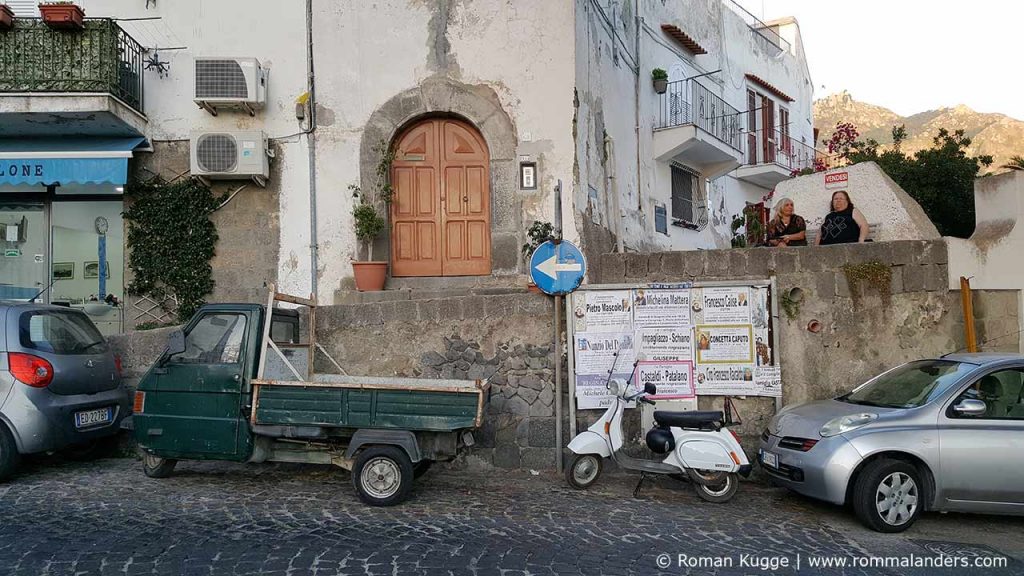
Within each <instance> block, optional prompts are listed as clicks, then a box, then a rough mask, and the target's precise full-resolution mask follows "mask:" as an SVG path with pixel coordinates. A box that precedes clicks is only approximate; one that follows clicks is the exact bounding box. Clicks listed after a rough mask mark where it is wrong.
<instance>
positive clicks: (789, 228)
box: [768, 198, 807, 246]
mask: <svg viewBox="0 0 1024 576" xmlns="http://www.w3.org/2000/svg"><path fill="white" fill-rule="evenodd" d="M768 245H769V246H807V224H806V223H805V222H804V219H803V218H801V217H800V216H797V215H796V214H794V213H793V201H792V200H790V199H789V198H780V199H779V201H778V202H776V203H775V214H773V215H772V219H771V220H769V221H768Z"/></svg>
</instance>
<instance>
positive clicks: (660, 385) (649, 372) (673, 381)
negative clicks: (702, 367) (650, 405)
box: [636, 361, 696, 399]
mask: <svg viewBox="0 0 1024 576" xmlns="http://www.w3.org/2000/svg"><path fill="white" fill-rule="evenodd" d="M636 381H637V383H638V385H639V386H640V387H641V389H642V388H643V386H645V385H646V384H654V385H655V386H656V387H657V389H658V393H657V396H658V398H661V399H677V398H678V399H685V398H693V397H695V396H696V392H695V391H694V388H693V363H692V362H688V361H685V362H647V361H643V362H638V363H637V365H636Z"/></svg>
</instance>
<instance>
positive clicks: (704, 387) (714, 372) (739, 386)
mask: <svg viewBox="0 0 1024 576" xmlns="http://www.w3.org/2000/svg"><path fill="white" fill-rule="evenodd" d="M696 380H697V382H696V386H695V388H696V391H697V394H700V395H705V394H720V395H723V396H758V395H759V393H758V386H757V383H756V382H754V367H753V366H749V365H747V366H742V365H735V364H705V365H704V366H700V365H698V366H697V376H696Z"/></svg>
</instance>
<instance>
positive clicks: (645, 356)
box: [567, 280, 782, 410]
mask: <svg viewBox="0 0 1024 576" xmlns="http://www.w3.org/2000/svg"><path fill="white" fill-rule="evenodd" d="M770 292H771V286H770V282H769V281H767V280H765V281H762V282H752V283H711V282H709V283H693V284H689V283H687V284H647V285H642V286H618V285H616V286H584V287H581V288H580V289H579V290H577V291H576V292H574V293H573V294H571V295H570V296H569V300H568V306H569V318H568V319H567V323H568V324H569V337H570V341H571V343H572V354H573V357H572V358H571V361H572V372H573V373H572V381H573V386H574V391H575V398H576V401H577V407H578V408H579V409H582V410H587V409H603V408H607V407H608V405H609V404H610V403H611V402H612V397H611V396H610V395H609V394H608V391H607V388H606V383H607V382H608V379H609V376H610V377H611V378H613V379H616V380H624V381H629V382H631V386H633V387H634V388H635V389H636V390H640V389H641V388H642V386H643V384H644V382H652V383H654V384H655V385H656V386H657V387H658V398H661V399H666V400H667V399H670V398H671V399H692V398H695V397H696V396H697V395H729V396H768V397H775V398H779V397H781V395H782V384H781V380H782V379H781V368H780V366H778V365H775V364H773V359H774V358H778V354H777V353H775V354H773V350H772V346H773V339H772V336H773V334H772V330H771V327H772V319H771V310H772V306H771V301H770V298H771V295H770ZM634 363H635V365H636V369H635V370H634Z"/></svg>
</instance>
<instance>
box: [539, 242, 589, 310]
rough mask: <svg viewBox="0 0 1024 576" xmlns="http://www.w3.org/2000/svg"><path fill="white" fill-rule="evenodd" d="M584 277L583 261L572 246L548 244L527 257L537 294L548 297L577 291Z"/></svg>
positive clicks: (584, 267)
mask: <svg viewBox="0 0 1024 576" xmlns="http://www.w3.org/2000/svg"><path fill="white" fill-rule="evenodd" d="M586 273H587V260H586V258H584V257H583V253H582V252H580V249H579V248H577V247H576V246H574V245H573V243H572V242H567V241H565V240H561V241H559V242H555V241H554V240H548V241H547V242H545V243H543V244H541V245H540V246H538V247H537V249H536V250H534V251H533V256H532V257H530V276H531V277H532V278H533V283H534V284H536V285H537V288H540V290H541V292H544V293H545V294H550V295H552V296H559V295H562V294H568V293H570V292H572V291H573V290H575V289H577V288H579V286H580V283H581V282H583V276H584V275H586Z"/></svg>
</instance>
